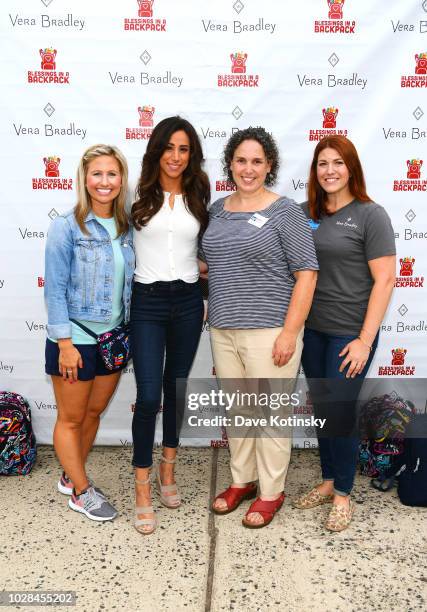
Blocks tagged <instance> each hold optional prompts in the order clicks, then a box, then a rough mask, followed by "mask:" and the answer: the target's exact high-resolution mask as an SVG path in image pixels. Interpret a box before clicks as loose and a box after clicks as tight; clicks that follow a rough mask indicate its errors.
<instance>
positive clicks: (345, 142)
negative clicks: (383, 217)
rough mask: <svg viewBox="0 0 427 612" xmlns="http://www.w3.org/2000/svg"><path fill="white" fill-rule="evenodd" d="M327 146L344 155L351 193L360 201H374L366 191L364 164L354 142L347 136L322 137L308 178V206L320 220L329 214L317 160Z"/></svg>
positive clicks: (315, 151) (311, 213)
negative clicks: (318, 175) (318, 174)
mask: <svg viewBox="0 0 427 612" xmlns="http://www.w3.org/2000/svg"><path fill="white" fill-rule="evenodd" d="M327 148H331V149H335V151H338V153H339V154H340V156H341V157H342V159H343V161H344V163H345V165H346V166H347V169H348V171H349V173H350V179H349V181H348V188H349V190H350V193H351V195H352V196H353V197H354V198H356V199H357V200H359V202H372V200H371V198H370V197H369V196H368V194H367V193H366V184H365V177H364V176H363V170H362V164H361V163H360V159H359V156H358V154H357V150H356V147H355V146H354V144H353V143H352V142H351V140H349V139H348V138H346V137H345V136H341V135H336V136H326V137H325V138H322V140H320V141H319V142H318V144H317V146H316V148H315V149H314V154H313V161H312V162H311V167H310V176H309V178H308V189H307V193H308V208H309V211H310V217H311V218H312V219H314V220H315V221H318V220H319V219H320V217H321V216H322V215H326V214H327V210H326V200H327V193H326V191H325V190H324V189H322V187H321V186H320V184H319V181H318V178H317V160H318V158H319V154H320V153H321V152H322V151H323V150H324V149H327Z"/></svg>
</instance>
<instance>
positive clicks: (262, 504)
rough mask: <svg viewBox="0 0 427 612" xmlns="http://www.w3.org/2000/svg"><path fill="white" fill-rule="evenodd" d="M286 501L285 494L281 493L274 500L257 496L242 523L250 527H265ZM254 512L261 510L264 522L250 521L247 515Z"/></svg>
mask: <svg viewBox="0 0 427 612" xmlns="http://www.w3.org/2000/svg"><path fill="white" fill-rule="evenodd" d="M284 501H285V494H284V493H281V494H280V497H278V498H277V499H273V500H272V501H267V500H265V499H261V498H259V497H257V498H256V500H255V501H254V503H253V504H251V505H250V507H249V510H248V511H247V512H246V514H245V518H243V519H242V523H243V525H244V526H245V527H248V529H260V528H261V527H265V526H266V525H268V524H269V523H271V521H272V520H273V517H274V515H275V514H276V512H278V511H279V510H280V508H281V507H282V505H283V502H284ZM252 512H259V514H261V516H262V518H263V519H264V522H263V523H259V524H257V523H252V522H251V521H248V519H247V516H248V514H251V513H252Z"/></svg>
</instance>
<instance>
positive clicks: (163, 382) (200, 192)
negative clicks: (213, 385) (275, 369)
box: [131, 117, 210, 535]
mask: <svg viewBox="0 0 427 612" xmlns="http://www.w3.org/2000/svg"><path fill="white" fill-rule="evenodd" d="M202 162H203V153H202V148H201V145H200V141H199V138H198V136H197V133H196V131H195V129H194V128H193V126H192V125H191V124H190V123H189V122H188V121H186V120H185V119H182V118H181V117H169V118H167V119H164V120H163V121H161V122H160V123H159V124H158V125H157V126H156V127H155V129H154V130H153V133H152V135H151V137H150V140H149V141H148V144H147V150H146V153H145V155H144V157H143V161H142V171H141V176H140V179H139V184H138V187H137V201H136V202H135V203H134V205H133V207H132V220H133V224H134V227H135V229H136V230H137V231H136V232H135V233H134V236H135V238H134V243H135V252H136V270H135V276H134V281H135V282H134V287H133V294H132V304H131V340H132V350H133V363H134V369H135V378H136V385H137V397H136V404H135V411H134V415H133V422H132V435H133V444H134V455H133V465H134V467H135V494H136V518H135V528H136V529H137V530H138V531H139V532H140V533H142V534H144V535H148V534H150V533H152V532H153V531H154V529H155V527H156V519H155V514H154V511H153V507H152V502H151V489H150V478H149V475H150V468H151V466H152V450H153V443H154V432H155V424H156V416H157V413H158V412H159V409H160V403H161V395H162V390H163V442H162V445H163V453H162V458H161V462H160V465H159V468H158V471H157V485H158V487H159V492H160V500H161V502H162V504H164V505H165V506H167V507H168V508H177V507H178V506H179V505H180V503H181V500H180V497H179V494H178V491H177V486H176V483H175V478H174V463H175V458H176V451H177V447H178V442H179V440H178V434H179V432H178V431H177V419H176V390H175V387H176V379H178V378H181V379H182V378H187V376H188V373H189V371H190V368H191V365H192V362H193V359H194V355H195V353H196V350H197V346H198V343H199V339H200V333H201V330H202V324H203V300H202V295H201V290H200V285H199V267H198V263H197V246H198V240H199V237H200V235H201V234H202V233H203V231H204V230H205V228H206V225H207V221H208V213H207V204H208V202H209V197H210V188H209V180H208V177H207V175H206V174H205V172H204V171H203V170H202V167H201V166H202Z"/></svg>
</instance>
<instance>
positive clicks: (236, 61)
mask: <svg viewBox="0 0 427 612" xmlns="http://www.w3.org/2000/svg"><path fill="white" fill-rule="evenodd" d="M230 58H231V72H232V73H233V74H245V73H246V60H247V58H248V54H247V53H241V52H240V53H239V52H238V53H231V55H230Z"/></svg>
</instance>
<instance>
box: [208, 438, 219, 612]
mask: <svg viewBox="0 0 427 612" xmlns="http://www.w3.org/2000/svg"><path fill="white" fill-rule="evenodd" d="M217 473H218V449H217V448H214V449H212V462H211V486H210V490H209V506H208V512H209V519H208V535H209V538H210V545H209V557H208V575H207V580H206V597H205V612H210V611H211V609H212V591H213V582H214V574H215V554H216V540H217V535H218V529H217V527H216V526H215V514H214V513H213V512H212V510H211V508H212V503H213V500H214V499H215V492H216V479H217Z"/></svg>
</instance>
